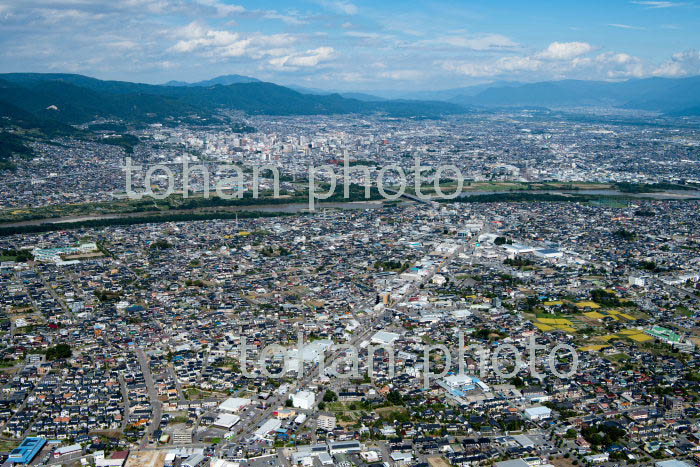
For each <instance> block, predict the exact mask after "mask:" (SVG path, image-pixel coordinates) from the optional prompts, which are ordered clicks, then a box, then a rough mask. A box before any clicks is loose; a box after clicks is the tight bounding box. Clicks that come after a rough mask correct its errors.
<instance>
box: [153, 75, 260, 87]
mask: <svg viewBox="0 0 700 467" xmlns="http://www.w3.org/2000/svg"><path fill="white" fill-rule="evenodd" d="M240 83H260V80H259V79H257V78H252V77H250V76H243V75H222V76H217V77H216V78H212V79H207V80H204V81H197V82H196V83H187V82H185V81H168V82H167V83H165V84H164V86H200V87H206V86H216V85H217V84H220V85H222V86H228V85H230V84H240Z"/></svg>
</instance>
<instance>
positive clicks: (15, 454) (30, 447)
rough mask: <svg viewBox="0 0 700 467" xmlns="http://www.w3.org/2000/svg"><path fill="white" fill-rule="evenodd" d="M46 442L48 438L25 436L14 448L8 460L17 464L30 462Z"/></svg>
mask: <svg viewBox="0 0 700 467" xmlns="http://www.w3.org/2000/svg"><path fill="white" fill-rule="evenodd" d="M45 444H46V438H41V437H38V436H32V437H29V438H25V439H24V441H22V444H20V445H19V446H17V447H16V448H15V449H13V450H12V452H11V453H10V455H9V456H8V458H7V460H8V461H10V462H14V463H16V464H28V463H30V462H31V461H32V459H34V457H36V455H37V454H38V453H39V451H41V449H42V448H43V447H44V445H45Z"/></svg>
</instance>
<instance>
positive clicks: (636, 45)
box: [0, 0, 700, 91]
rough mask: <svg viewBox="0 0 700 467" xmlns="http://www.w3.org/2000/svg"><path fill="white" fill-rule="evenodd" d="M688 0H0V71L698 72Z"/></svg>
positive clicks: (500, 76)
mask: <svg viewBox="0 0 700 467" xmlns="http://www.w3.org/2000/svg"><path fill="white" fill-rule="evenodd" d="M699 25H700V0H698V3H695V2H692V1H688V2H685V1H647V0H635V1H629V0H627V1H618V0H607V1H598V0H588V1H586V2H583V1H564V0H562V1H558V2H553V1H551V0H550V1H536V0H535V1H498V0H491V1H466V0H462V1H458V0H442V1H432V0H423V1H411V0H404V1H398V0H298V1H293V2H292V1H282V0H257V1H247V0H230V1H229V0H0V71H2V72H13V71H15V72H56V73H58V72H62V73H63V72H66V73H80V74H85V75H89V76H94V77H96V78H100V79H117V80H125V81H139V82H147V83H163V82H166V81H169V80H182V81H190V82H191V81H198V80H204V79H209V78H212V77H214V76H218V75H223V74H234V73H235V74H240V75H246V76H253V77H256V78H258V79H261V80H264V81H271V82H275V83H279V84H284V85H297V86H303V87H307V88H316V89H326V90H328V89H331V90H345V91H363V90H364V91H369V90H438V89H449V88H455V87H462V86H469V85H473V84H480V83H486V82H492V81H519V82H533V81H544V80H556V79H567V78H574V79H596V80H623V79H630V78H645V77H653V76H664V77H683V76H691V75H696V74H700V52H699V49H700V43H699V42H700V28H699V27H698V26H699Z"/></svg>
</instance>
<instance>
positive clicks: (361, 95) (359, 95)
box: [287, 85, 440, 102]
mask: <svg viewBox="0 0 700 467" xmlns="http://www.w3.org/2000/svg"><path fill="white" fill-rule="evenodd" d="M287 87H288V88H289V89H293V90H295V91H296V92H300V93H302V94H314V95H317V96H329V95H331V94H339V95H341V96H342V97H345V98H346V99H357V100H358V101H365V102H376V101H385V100H387V99H385V98H383V97H379V96H375V95H372V94H368V93H365V92H350V91H348V92H344V91H337V90H335V91H329V90H324V89H318V88H306V87H304V86H296V85H290V86H287ZM400 99H406V98H405V97H400ZM412 100H421V99H412ZM426 100H427V99H426ZM435 100H440V99H435Z"/></svg>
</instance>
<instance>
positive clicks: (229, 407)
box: [219, 397, 252, 413]
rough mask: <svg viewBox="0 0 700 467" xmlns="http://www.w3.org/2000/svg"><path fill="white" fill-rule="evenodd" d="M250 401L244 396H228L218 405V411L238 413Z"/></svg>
mask: <svg viewBox="0 0 700 467" xmlns="http://www.w3.org/2000/svg"><path fill="white" fill-rule="evenodd" d="M251 402H252V401H251V400H250V399H246V398H244V397H230V398H228V399H226V400H225V401H223V402H222V403H221V405H220V406H219V411H220V412H224V413H238V412H240V411H241V410H243V409H244V408H245V407H247V406H248V405H250V403H251Z"/></svg>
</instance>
